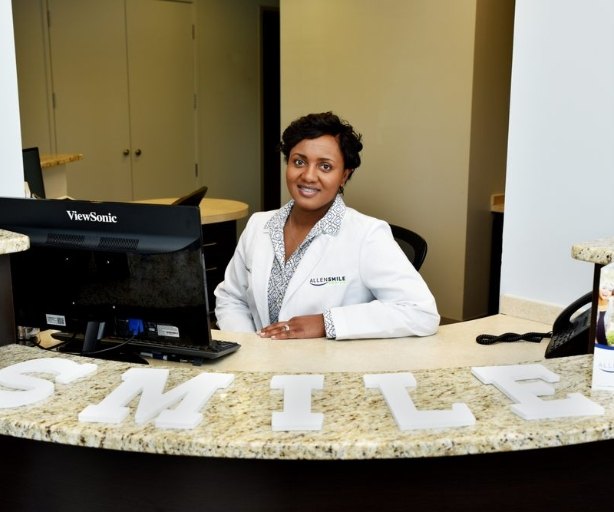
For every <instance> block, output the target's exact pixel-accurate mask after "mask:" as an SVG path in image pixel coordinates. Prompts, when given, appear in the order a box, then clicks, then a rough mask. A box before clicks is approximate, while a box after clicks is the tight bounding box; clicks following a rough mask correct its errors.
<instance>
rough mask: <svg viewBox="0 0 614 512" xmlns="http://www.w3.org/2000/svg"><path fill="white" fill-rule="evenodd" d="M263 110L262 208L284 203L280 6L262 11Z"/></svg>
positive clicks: (271, 208)
mask: <svg viewBox="0 0 614 512" xmlns="http://www.w3.org/2000/svg"><path fill="white" fill-rule="evenodd" d="M260 48H261V55H262V58H261V62H260V66H261V70H260V71H261V73H260V75H261V77H262V82H261V91H262V92H261V111H262V169H261V176H262V208H263V210H274V209H277V208H279V207H280V205H281V180H280V164H279V151H278V144H279V140H280V115H281V112H280V85H279V81H280V69H279V68H280V66H279V59H280V44H279V8H275V7H262V8H261V11H260Z"/></svg>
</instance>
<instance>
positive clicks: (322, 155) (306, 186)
mask: <svg viewBox="0 0 614 512" xmlns="http://www.w3.org/2000/svg"><path fill="white" fill-rule="evenodd" d="M349 174H350V170H349V169H345V165H344V161H343V154H342V153H341V150H340V149H339V143H338V142H337V139H336V138H335V137H333V136H332V135H322V136H321V137H318V138H316V139H303V140H302V141H301V142H299V143H298V144H297V145H296V146H294V147H293V148H292V150H291V151H290V155H289V158H288V165H287V166H286V185H287V187H288V191H289V192H290V195H291V196H292V199H294V201H295V207H298V208H299V209H301V210H304V211H309V212H312V213H315V212H317V211H321V213H322V216H323V215H324V214H325V213H326V211H327V210H328V208H329V206H330V205H331V204H332V202H333V201H334V200H335V197H336V195H337V193H338V192H339V189H340V187H342V186H343V185H345V182H346V181H347V179H348V176H349Z"/></svg>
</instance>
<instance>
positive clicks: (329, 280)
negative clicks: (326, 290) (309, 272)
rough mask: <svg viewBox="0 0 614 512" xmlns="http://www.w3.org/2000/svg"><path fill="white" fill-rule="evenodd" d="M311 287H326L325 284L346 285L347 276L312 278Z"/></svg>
mask: <svg viewBox="0 0 614 512" xmlns="http://www.w3.org/2000/svg"><path fill="white" fill-rule="evenodd" d="M309 284H310V285H311V286H324V285H325V284H345V276H329V277H312V278H311V279H310V280H309Z"/></svg>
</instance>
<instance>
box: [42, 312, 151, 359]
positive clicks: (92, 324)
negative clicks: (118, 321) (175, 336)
mask: <svg viewBox="0 0 614 512" xmlns="http://www.w3.org/2000/svg"><path fill="white" fill-rule="evenodd" d="M104 326H105V323H104V322H98V321H95V320H90V321H88V322H87V326H86V327H85V336H78V335H77V336H75V335H73V334H66V333H54V334H52V335H51V337H52V338H55V339H57V340H61V341H65V343H64V344H63V345H62V346H61V347H59V351H60V352H65V353H72V354H79V355H82V356H85V357H95V358H98V359H108V360H112V361H120V362H125V363H139V364H149V363H148V361H147V360H146V359H144V358H142V357H141V356H139V355H138V354H135V353H134V352H131V351H129V350H128V351H122V350H121V349H119V350H116V349H111V350H108V349H107V350H104V349H103V350H101V349H100V344H99V342H100V339H101V338H102V336H103V334H104Z"/></svg>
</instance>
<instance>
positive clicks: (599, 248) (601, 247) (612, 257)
mask: <svg viewBox="0 0 614 512" xmlns="http://www.w3.org/2000/svg"><path fill="white" fill-rule="evenodd" d="M571 256H572V257H573V258H574V259H576V260H580V261H588V262H589V263H597V264H600V265H607V264H608V263H611V262H612V261H614V237H609V238H599V239H597V240H593V241H590V242H582V243H577V244H574V245H573V246H572V248H571Z"/></svg>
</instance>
